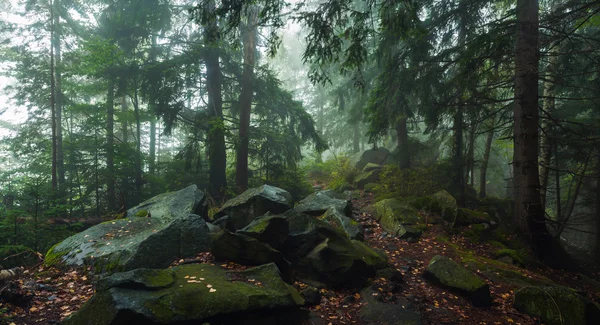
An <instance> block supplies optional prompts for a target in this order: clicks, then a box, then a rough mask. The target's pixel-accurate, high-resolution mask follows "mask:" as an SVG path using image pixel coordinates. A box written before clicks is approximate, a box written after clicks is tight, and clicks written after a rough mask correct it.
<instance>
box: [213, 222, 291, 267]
mask: <svg viewBox="0 0 600 325" xmlns="http://www.w3.org/2000/svg"><path fill="white" fill-rule="evenodd" d="M211 252H212V254H213V255H214V256H215V259H217V260H229V261H232V262H236V263H240V264H245V265H261V264H266V263H270V262H274V263H276V264H277V265H281V263H282V262H283V256H281V253H280V252H279V251H278V250H276V249H274V248H273V247H271V246H269V244H267V243H264V242H262V241H260V240H258V239H256V238H253V237H250V236H246V235H243V234H240V233H231V232H229V231H228V230H226V229H224V230H222V231H221V232H219V233H217V234H215V235H214V237H213V245H212V248H211Z"/></svg>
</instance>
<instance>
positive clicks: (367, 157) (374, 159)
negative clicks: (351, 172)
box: [350, 148, 392, 170]
mask: <svg viewBox="0 0 600 325" xmlns="http://www.w3.org/2000/svg"><path fill="white" fill-rule="evenodd" d="M391 162H392V156H391V155H390V151H389V150H388V149H386V148H377V149H370V150H365V151H363V152H358V153H356V154H354V155H353V156H352V157H350V166H351V167H352V168H356V169H358V170H362V169H363V168H365V166H367V164H369V163H373V164H377V165H384V164H389V163H391Z"/></svg>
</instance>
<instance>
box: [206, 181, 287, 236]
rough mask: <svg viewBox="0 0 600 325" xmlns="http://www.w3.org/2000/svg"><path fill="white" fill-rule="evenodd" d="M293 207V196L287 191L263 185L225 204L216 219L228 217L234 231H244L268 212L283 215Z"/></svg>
mask: <svg viewBox="0 0 600 325" xmlns="http://www.w3.org/2000/svg"><path fill="white" fill-rule="evenodd" d="M291 206H292V196H291V194H290V193H288V192H287V191H286V190H283V189H280V188H278V187H274V186H270V185H263V186H260V187H256V188H251V189H248V190H246V191H245V192H244V193H242V194H240V195H238V196H236V197H234V198H233V199H231V200H229V201H227V202H225V204H224V205H223V207H221V209H220V210H219V211H218V212H217V213H216V214H215V219H218V218H220V217H222V216H225V215H228V216H229V222H231V225H232V227H233V230H237V229H242V228H244V227H245V226H247V225H248V224H250V222H252V220H254V219H256V218H257V217H260V216H262V215H264V214H266V213H267V212H271V213H273V214H278V213H283V212H285V211H287V210H289V209H290V208H291Z"/></svg>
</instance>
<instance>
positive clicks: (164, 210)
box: [127, 185, 208, 221]
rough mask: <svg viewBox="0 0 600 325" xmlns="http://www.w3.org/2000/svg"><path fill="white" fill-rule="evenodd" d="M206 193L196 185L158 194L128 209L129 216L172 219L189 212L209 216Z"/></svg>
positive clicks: (162, 219)
mask: <svg viewBox="0 0 600 325" xmlns="http://www.w3.org/2000/svg"><path fill="white" fill-rule="evenodd" d="M207 211H208V205H207V204H206V195H204V192H202V191H201V190H199V189H198V187H197V186H196V185H190V186H188V187H186V188H184V189H182V190H179V191H176V192H168V193H163V194H160V195H157V196H155V197H153V198H151V199H149V200H146V201H144V202H142V203H140V204H139V205H137V206H135V207H133V208H131V209H129V210H127V218H136V217H145V216H148V215H150V217H151V218H154V219H157V220H160V221H171V220H173V219H178V218H181V217H185V216H187V215H189V214H197V215H199V216H202V217H206V216H207Z"/></svg>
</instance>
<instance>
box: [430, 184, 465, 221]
mask: <svg viewBox="0 0 600 325" xmlns="http://www.w3.org/2000/svg"><path fill="white" fill-rule="evenodd" d="M431 198H432V200H433V201H432V202H431V205H430V207H429V211H431V212H433V213H439V214H440V215H441V216H442V218H443V219H444V220H446V221H448V222H453V221H454V218H455V217H456V210H457V209H458V205H457V204H456V199H455V198H454V197H453V196H452V195H451V194H450V193H448V192H447V191H439V192H437V193H435V194H433V195H432V196H431Z"/></svg>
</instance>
